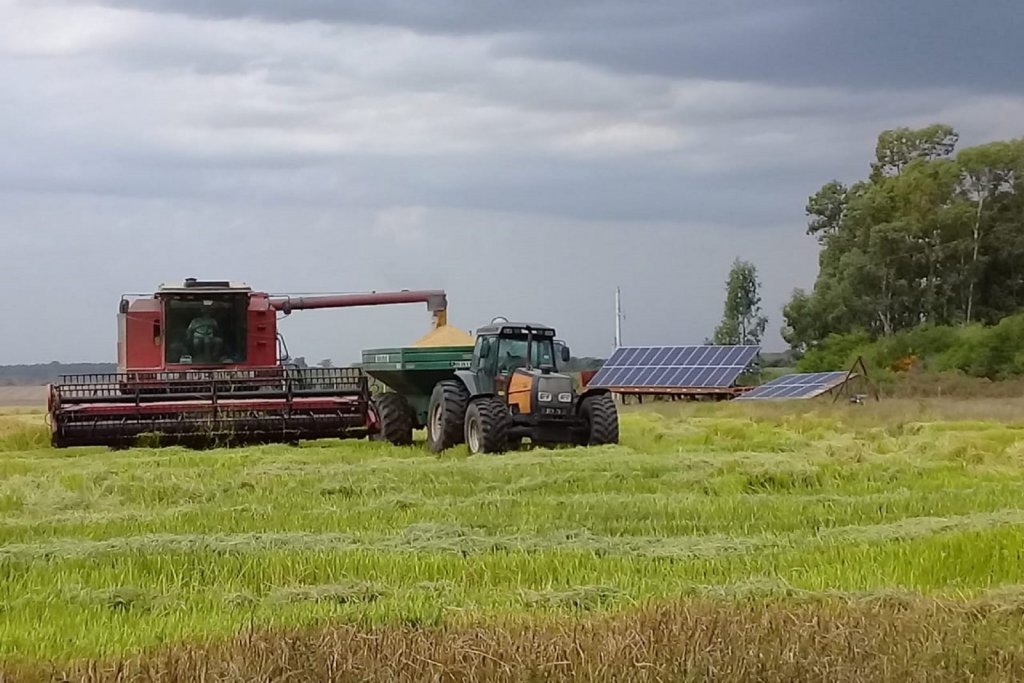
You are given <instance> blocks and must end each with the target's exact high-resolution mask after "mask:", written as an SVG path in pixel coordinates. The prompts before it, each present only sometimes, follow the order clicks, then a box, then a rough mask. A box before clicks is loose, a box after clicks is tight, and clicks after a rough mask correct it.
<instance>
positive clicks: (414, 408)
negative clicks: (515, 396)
mask: <svg viewBox="0 0 1024 683" xmlns="http://www.w3.org/2000/svg"><path fill="white" fill-rule="evenodd" d="M436 332H440V333H445V332H448V334H441V335H437V334H434V333H432V334H431V335H427V337H424V338H423V339H421V340H420V341H418V342H416V343H414V344H413V345H411V346H405V347H397V348H381V349H366V350H365V351H363V362H362V369H363V371H364V372H366V374H367V375H369V376H370V377H372V378H373V379H375V380H377V381H378V382H380V383H381V384H383V385H385V386H386V387H387V388H388V391H386V392H384V393H382V394H380V395H379V396H377V397H376V398H375V399H374V407H375V409H376V411H377V413H378V417H379V421H380V432H379V434H378V437H379V438H380V439H381V440H384V441H389V442H391V443H393V444H396V445H400V446H404V445H408V444H411V443H412V432H413V430H414V429H422V428H423V427H425V426H426V424H427V409H428V408H429V406H430V395H431V394H432V393H433V391H434V387H435V386H437V385H438V384H440V383H441V382H444V381H445V380H450V379H454V378H455V372H456V370H461V369H469V367H470V366H471V361H472V359H473V338H472V337H471V336H469V335H468V334H465V333H462V335H464V338H463V337H462V336H461V335H460V334H458V333H455V334H452V333H450V332H449V330H445V329H444V328H439V329H438V330H436ZM456 332H457V331H456Z"/></svg>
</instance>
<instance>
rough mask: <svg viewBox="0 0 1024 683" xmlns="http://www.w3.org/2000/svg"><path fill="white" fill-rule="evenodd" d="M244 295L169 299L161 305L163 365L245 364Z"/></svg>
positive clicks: (247, 300)
mask: <svg viewBox="0 0 1024 683" xmlns="http://www.w3.org/2000/svg"><path fill="white" fill-rule="evenodd" d="M248 307H249V299H248V297H245V296H233V295H228V296H219V297H218V296H212V297H211V296H205V297H174V298H168V299H166V301H165V304H164V312H165V324H166V330H165V331H164V335H165V342H164V348H165V353H166V362H167V363H168V364H179V365H229V364H236V363H244V362H245V355H246V325H245V321H246V312H247V309H248Z"/></svg>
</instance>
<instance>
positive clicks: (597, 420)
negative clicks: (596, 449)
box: [580, 394, 619, 446]
mask: <svg viewBox="0 0 1024 683" xmlns="http://www.w3.org/2000/svg"><path fill="white" fill-rule="evenodd" d="M580 416H581V417H582V418H583V422H584V424H585V425H586V431H585V432H584V435H583V438H582V439H581V441H582V444H581V445H584V446H604V445H608V444H617V443H619V411H618V409H617V408H616V407H615V401H614V399H612V396H611V394H595V395H591V396H586V397H584V398H583V404H582V405H581V406H580Z"/></svg>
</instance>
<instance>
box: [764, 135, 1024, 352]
mask: <svg viewBox="0 0 1024 683" xmlns="http://www.w3.org/2000/svg"><path fill="white" fill-rule="evenodd" d="M958 137H959V136H958V134H957V133H956V131H955V130H953V129H952V128H951V127H949V126H944V125H934V126H929V127H927V128H923V129H920V130H911V129H907V128H898V129H895V130H891V131H884V132H882V133H881V134H880V135H879V136H878V144H877V145H876V149H875V160H874V161H873V162H872V164H871V170H870V174H869V177H868V179H867V180H863V181H858V182H855V183H853V184H851V185H849V186H845V185H843V184H841V183H839V182H837V181H830V182H828V183H826V184H825V185H823V186H822V187H821V189H819V190H818V191H817V192H816V193H815V194H813V195H811V196H810V197H809V198H808V201H807V207H806V213H807V233H808V234H809V235H811V236H812V237H814V238H815V239H816V240H817V241H818V244H819V245H820V246H821V253H820V256H819V271H818V277H817V280H816V281H815V283H814V288H813V290H811V291H809V292H803V291H796V292H794V294H793V298H792V300H791V301H790V303H789V304H788V305H787V306H786V307H785V308H784V310H783V316H784V319H785V322H784V325H783V327H782V333H783V337H784V338H785V339H786V340H787V341H788V342H789V343H790V345H791V346H792V347H793V349H795V350H798V351H807V350H809V349H810V348H812V347H814V346H815V345H818V344H820V342H821V341H822V340H824V339H825V338H827V337H828V336H829V335H831V334H853V333H855V334H863V335H867V336H868V337H869V338H878V337H888V336H891V335H895V334H897V333H899V332H901V331H902V330H907V329H911V328H914V327H916V326H919V325H922V324H932V325H943V326H948V325H961V324H968V323H972V322H981V323H985V324H994V323H998V322H999V321H1000V320H1001V319H1003V318H1004V317H1006V316H1009V315H1012V314H1014V313H1016V312H1018V311H1020V310H1021V309H1024V140H1014V141H1009V142H993V143H990V144H987V145H981V146H978V147H972V148H968V149H964V150H962V151H960V152H959V153H958V154H957V155H956V156H955V157H954V156H953V151H954V147H955V145H956V142H957V140H958Z"/></svg>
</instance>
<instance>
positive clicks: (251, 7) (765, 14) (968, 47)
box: [107, 0, 1024, 92]
mask: <svg viewBox="0 0 1024 683" xmlns="http://www.w3.org/2000/svg"><path fill="white" fill-rule="evenodd" d="M107 2H108V4H111V5H114V6H119V7H125V8H140V9H145V10H151V11H163V12H173V13H183V14H193V15H197V16H208V17H217V18H238V17H250V18H256V19H260V20H267V21H280V22H297V21H320V22H327V23H338V24H364V25H371V26H396V27H402V28H405V29H408V30H411V31H416V32H428V33H439V34H446V35H467V34H468V35H499V36H503V37H504V38H505V39H504V40H502V41H500V42H499V43H498V50H499V51H507V52H508V53H511V54H518V55H531V56H539V57H549V58H560V59H568V60H573V61H581V62H585V63H591V64H595V65H599V66H602V67H606V68H610V69H614V70H627V71H632V72H637V73H646V74H658V75H662V76H668V77H676V78H680V77H681V78H693V77H698V78H712V79H717V78H723V79H731V80H732V79H740V80H755V81H764V82H772V83H787V84H794V83H795V84H811V85H835V84H839V85H843V86H855V87H876V86H878V85H893V86H906V85H914V86H921V85H931V86H938V87H943V86H949V85H956V86H959V87H965V88H970V89H982V90H994V91H1002V90H1005V89H1007V88H1012V89H1013V90H1015V91H1018V92H1019V91H1020V89H1021V88H1022V87H1024V76H1022V75H1021V74H1020V70H1019V69H1018V68H1016V64H1017V63H1018V61H1019V57H1020V47H1019V41H1018V39H1017V27H1018V26H1019V25H1020V22H1021V20H1022V19H1024V10H1022V8H1021V6H1020V4H1019V3H1018V2H1016V0H988V1H986V2H985V3H984V4H983V5H981V6H977V7H976V6H973V5H971V4H965V3H963V2H961V1H959V0H927V1H925V0H919V1H915V2H890V1H888V0H861V1H859V2H843V1H842V0H779V1H776V2H772V3H764V2H760V1H759V0H728V1H726V2H714V3H709V2H694V1H690V2H679V1H678V0H655V1H653V2H643V3H629V2H617V1H615V0H602V1H599V2H586V1H582V0H581V1H574V0H570V1H565V2H554V3H553V2H543V1H541V0H526V1H521V2H516V3H507V2H501V1H500V0H488V1H483V2H465V1H454V0H449V1H446V2H431V3H421V2H415V1H413V0H382V1H380V2H373V3H363V2H355V1H345V0H340V1H339V0H292V1H290V2H277V1H276V0H256V1H255V2H248V1H247V2H243V1H242V0H221V1H220V2H216V3H210V2H203V1H202V0H107Z"/></svg>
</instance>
